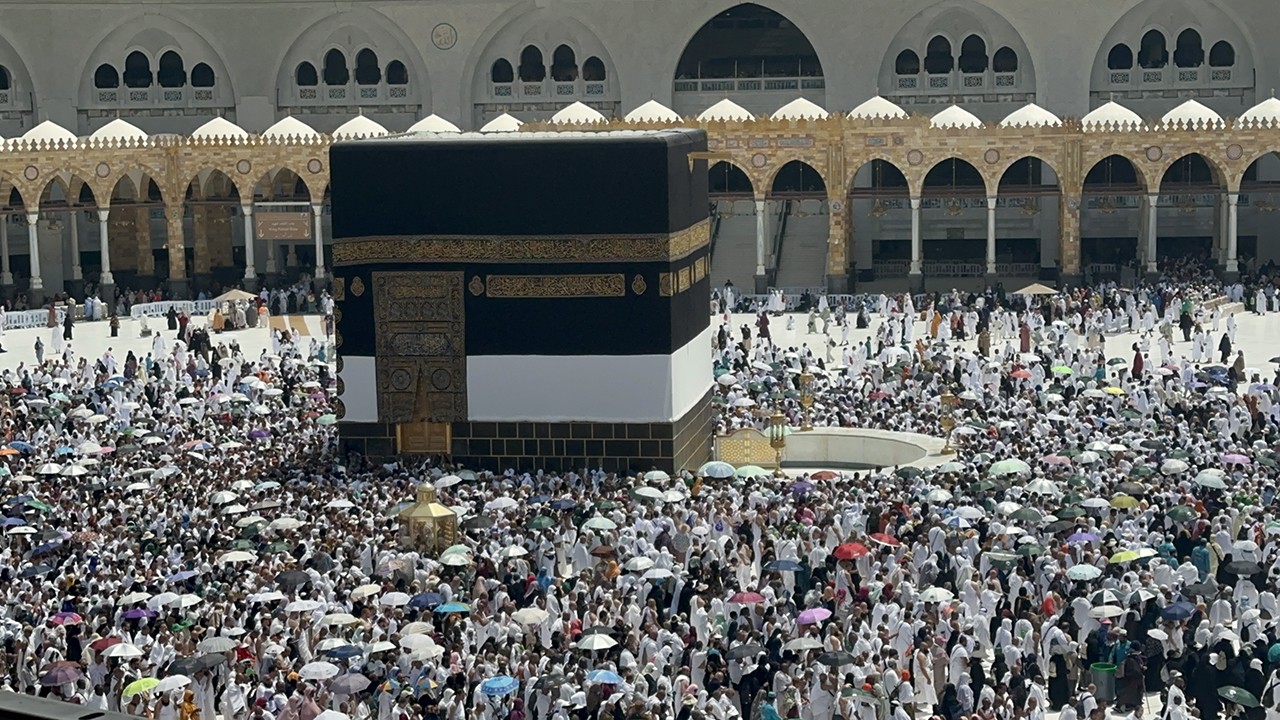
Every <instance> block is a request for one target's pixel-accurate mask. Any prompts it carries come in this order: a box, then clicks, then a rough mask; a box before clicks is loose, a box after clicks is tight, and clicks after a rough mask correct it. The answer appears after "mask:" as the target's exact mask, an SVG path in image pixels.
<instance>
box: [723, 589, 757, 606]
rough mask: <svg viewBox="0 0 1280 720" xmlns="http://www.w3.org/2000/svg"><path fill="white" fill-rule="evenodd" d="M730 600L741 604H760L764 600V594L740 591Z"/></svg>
mask: <svg viewBox="0 0 1280 720" xmlns="http://www.w3.org/2000/svg"><path fill="white" fill-rule="evenodd" d="M729 602H731V603H737V604H739V605H759V604H760V603H762V602H764V596H763V595H761V594H760V593H753V592H740V593H738V594H736V595H734V596H733V597H731V598H729Z"/></svg>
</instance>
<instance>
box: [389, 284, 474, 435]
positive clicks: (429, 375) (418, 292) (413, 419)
mask: <svg viewBox="0 0 1280 720" xmlns="http://www.w3.org/2000/svg"><path fill="white" fill-rule="evenodd" d="M463 303H464V296H463V285H462V273H461V272H375V273H373V307H374V323H375V330H374V331H375V335H376V345H375V347H376V353H377V356H376V368H377V384H378V417H379V420H381V421H382V422H390V423H404V424H410V423H413V424H417V423H423V422H430V423H451V422H457V421H463V420H466V419H467V350H466V313H465V307H464V304H463ZM414 434H415V435H416V434H417V433H414ZM424 439H425V438H424Z"/></svg>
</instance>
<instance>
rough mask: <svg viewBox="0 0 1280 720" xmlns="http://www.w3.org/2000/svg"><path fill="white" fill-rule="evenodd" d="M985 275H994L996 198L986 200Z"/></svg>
mask: <svg viewBox="0 0 1280 720" xmlns="http://www.w3.org/2000/svg"><path fill="white" fill-rule="evenodd" d="M987 274H988V275H995V274H996V198H995V197H994V196H992V197H989V198H987Z"/></svg>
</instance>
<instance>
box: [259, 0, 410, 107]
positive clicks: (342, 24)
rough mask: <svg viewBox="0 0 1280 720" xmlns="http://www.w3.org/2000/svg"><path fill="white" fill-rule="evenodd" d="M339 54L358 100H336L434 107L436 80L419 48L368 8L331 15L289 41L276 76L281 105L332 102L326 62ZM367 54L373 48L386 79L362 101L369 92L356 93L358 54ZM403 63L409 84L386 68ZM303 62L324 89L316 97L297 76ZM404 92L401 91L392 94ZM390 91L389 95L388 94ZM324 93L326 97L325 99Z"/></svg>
mask: <svg viewBox="0 0 1280 720" xmlns="http://www.w3.org/2000/svg"><path fill="white" fill-rule="evenodd" d="M333 50H337V51H338V52H340V53H341V54H342V56H343V58H344V59H345V61H346V67H347V70H348V81H347V84H348V85H350V86H352V88H351V90H350V92H349V93H348V94H355V95H357V97H344V98H333V99H332V102H335V103H337V104H340V105H343V106H351V105H364V104H375V105H385V104H394V105H405V104H412V105H421V106H422V107H424V108H429V107H431V81H430V77H429V75H428V72H427V64H426V62H425V61H424V60H423V59H422V54H421V53H419V52H418V50H417V45H415V44H414V42H413V39H412V38H410V37H409V36H408V35H407V34H406V33H405V32H404V30H403V29H401V28H400V26H398V25H396V24H395V23H394V22H393V21H392V20H391V19H390V18H388V17H387V16H386V15H383V14H382V13H380V12H377V11H376V10H371V9H367V8H359V9H353V10H350V11H347V12H341V13H337V14H334V15H330V16H327V17H325V18H323V19H321V20H319V21H317V22H315V23H313V24H312V25H310V26H309V27H307V28H305V29H304V30H303V31H302V32H301V33H299V34H298V36H297V37H296V38H294V40H293V42H292V43H290V45H289V48H288V49H287V50H285V52H284V54H283V55H282V56H281V58H280V64H279V70H278V71H277V73H276V88H278V90H279V94H280V98H281V104H283V105H288V106H296V105H309V104H317V103H319V104H328V103H329V102H330V98H328V97H327V93H321V92H320V91H323V90H324V85H325V81H324V77H323V75H324V62H325V56H326V55H328V54H329V53H330V51H333ZM364 50H372V51H373V52H374V53H375V54H376V55H377V59H378V68H379V70H380V73H381V81H380V83H378V84H375V85H371V86H369V87H376V94H377V97H359V96H360V95H362V94H364V95H369V94H373V93H370V91H369V90H365V91H363V93H362V92H361V91H360V90H357V89H355V88H356V87H357V86H358V85H359V83H358V82H357V78H356V65H357V56H358V55H359V54H360V53H361V52H362V51H364ZM396 61H399V62H400V63H402V64H403V65H404V66H405V68H406V69H407V70H408V73H407V74H408V78H407V80H408V83H407V84H404V85H400V84H395V85H392V84H391V82H390V81H391V80H394V79H395V78H391V79H388V76H387V68H388V66H390V65H391V64H392V63H393V62H396ZM303 63H310V64H311V66H312V68H313V69H314V71H315V73H316V74H317V76H318V80H319V82H318V85H317V86H316V87H318V88H319V89H318V90H317V91H316V92H315V95H316V97H314V98H312V97H310V95H311V94H310V93H303V95H307V97H302V96H301V95H300V94H299V93H298V90H299V89H301V88H299V87H298V84H297V77H296V73H297V71H298V68H299V67H300V66H301V65H302V64H303ZM392 88H400V90H394V91H393V90H392ZM384 89H385V92H383V91H384ZM321 94H324V95H325V97H320V95H321Z"/></svg>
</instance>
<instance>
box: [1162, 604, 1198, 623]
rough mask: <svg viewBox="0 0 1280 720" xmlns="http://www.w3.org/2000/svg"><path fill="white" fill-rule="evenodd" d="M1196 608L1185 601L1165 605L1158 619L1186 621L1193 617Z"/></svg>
mask: <svg viewBox="0 0 1280 720" xmlns="http://www.w3.org/2000/svg"><path fill="white" fill-rule="evenodd" d="M1195 612H1196V606H1195V605H1192V604H1191V603H1189V602H1187V601H1185V600H1179V601H1177V602H1175V603H1173V604H1171V605H1166V606H1165V607H1164V608H1163V609H1162V610H1161V611H1160V617H1162V618H1164V619H1165V620H1186V619H1187V618H1189V617H1191V616H1192V615H1194V614H1195Z"/></svg>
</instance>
